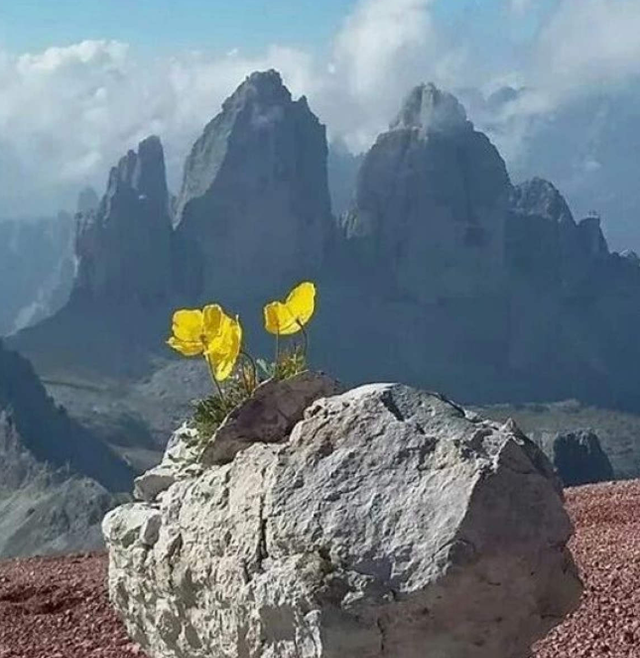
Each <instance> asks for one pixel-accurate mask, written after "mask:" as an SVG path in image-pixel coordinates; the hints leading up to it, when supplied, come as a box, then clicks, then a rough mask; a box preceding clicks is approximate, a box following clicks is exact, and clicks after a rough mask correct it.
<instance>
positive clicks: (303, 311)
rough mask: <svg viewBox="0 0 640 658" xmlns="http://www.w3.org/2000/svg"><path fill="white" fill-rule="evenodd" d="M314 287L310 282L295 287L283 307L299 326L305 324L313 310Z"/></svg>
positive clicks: (314, 299)
mask: <svg viewBox="0 0 640 658" xmlns="http://www.w3.org/2000/svg"><path fill="white" fill-rule="evenodd" d="M315 301H316V287H315V285H314V284H313V283H311V282H310V281H305V282H304V283H301V284H300V285H299V286H296V287H295V288H294V289H293V290H292V291H291V292H290V293H289V296H288V297H287V301H286V302H285V305H286V307H287V309H288V311H289V313H291V315H292V316H293V318H295V320H296V322H299V323H300V324H301V325H303V326H304V325H305V324H307V322H309V320H310V319H311V316H312V315H313V312H314V310H315Z"/></svg>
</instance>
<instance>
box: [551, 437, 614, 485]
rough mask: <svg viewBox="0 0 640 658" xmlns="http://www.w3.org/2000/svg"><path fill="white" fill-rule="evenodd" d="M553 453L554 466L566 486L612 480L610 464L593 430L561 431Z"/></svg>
mask: <svg viewBox="0 0 640 658" xmlns="http://www.w3.org/2000/svg"><path fill="white" fill-rule="evenodd" d="M552 450H553V464H554V466H555V467H556V470H557V472H558V475H559V476H560V478H561V479H562V482H563V483H564V484H565V485H566V486H567V487H574V486H578V485H580V484H591V483H595V482H609V481H611V480H613V479H614V475H613V467H612V466H611V462H610V461H609V458H608V457H607V455H606V453H605V451H604V450H603V449H602V446H601V445H600V439H598V435H597V434H596V433H595V432H594V431H593V430H588V429H585V430H574V431H571V432H560V433H559V434H558V435H557V436H556V437H555V439H554V440H553V445H552Z"/></svg>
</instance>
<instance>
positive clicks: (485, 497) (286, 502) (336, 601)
mask: <svg viewBox="0 0 640 658" xmlns="http://www.w3.org/2000/svg"><path fill="white" fill-rule="evenodd" d="M103 530H104V532H105V537H106V539H107V542H108V545H109V549H110V573H109V590H110V596H111V598H112V601H113V603H114V605H115V606H116V609H117V610H118V611H119V613H120V614H121V615H122V617H123V619H124V621H125V624H126V625H127V628H128V631H129V633H130V634H131V637H132V639H133V640H134V641H136V642H138V643H139V644H140V645H141V646H142V647H143V648H144V649H145V650H146V651H148V653H149V654H150V655H153V656H154V657H155V658H170V657H171V658H173V657H177V656H186V655H213V656H218V655H220V656H221V655H225V656H229V657H232V656H238V657H240V656H242V657H243V658H258V657H261V658H268V657H273V658H275V657H276V656H277V657H278V658H293V657H294V656H295V657H296V658H299V657H304V658H329V657H331V658H334V657H338V656H340V657H343V656H354V655H360V656H363V658H364V657H367V658H377V657H381V656H383V655H384V656H391V657H396V658H418V657H422V656H426V655H442V656H447V658H467V657H469V658H484V657H487V658H495V656H501V657H504V658H525V657H526V656H529V653H530V647H531V644H532V643H533V642H534V641H535V640H536V639H538V638H540V637H542V636H544V635H545V634H546V633H547V632H548V631H549V629H550V628H552V627H553V626H554V625H556V624H557V623H559V622H560V621H561V620H562V618H563V617H564V616H565V615H566V614H567V613H568V612H570V611H571V610H573V609H574V608H575V606H576V605H577V602H578V599H579V596H580V592H581V585H580V582H579V580H578V578H577V575H576V571H575V567H574V565H573V562H572V559H571V555H570V554H569V552H568V550H567V548H566V543H567V541H568V540H569V537H570V535H571V523H570V521H569V519H568V516H567V514H566V512H565V510H564V508H563V504H562V496H561V491H560V485H559V482H558V481H557V479H556V478H555V476H554V474H553V471H552V467H551V465H550V463H549V462H548V461H547V460H546V458H545V457H544V456H543V455H542V453H541V452H540V451H539V450H538V449H537V448H536V447H535V445H534V444H533V443H531V442H530V441H529V440H528V439H527V438H526V437H525V436H524V435H522V433H520V432H519V430H518V429H517V427H516V426H515V425H514V424H513V423H511V422H509V423H506V424H503V425H500V424H496V423H492V422H488V421H483V420H482V419H480V418H479V417H477V416H475V415H467V414H466V413H465V412H464V410H462V409H461V408H459V407H457V406H456V405H454V404H452V403H450V402H448V401H445V400H444V399H442V398H441V397H439V396H435V395H432V394H428V393H422V392H419V391H415V390H413V389H410V388H408V387H405V386H400V385H392V384H380V385H370V386H365V387H362V388H359V389H354V390H352V391H349V392H347V393H345V394H343V395H339V396H335V397H331V398H324V399H321V400H318V401H317V402H316V403H314V404H312V405H311V407H309V408H308V410H307V411H306V413H305V418H304V420H302V421H301V422H300V423H298V424H297V425H296V426H295V428H294V429H293V431H292V433H291V436H290V438H289V441H288V442H287V443H284V444H265V443H256V444H254V445H253V446H251V447H249V448H248V449H246V450H244V451H242V452H240V453H238V454H237V455H236V456H235V459H234V460H233V461H232V462H231V463H229V464H225V465H220V466H213V467H210V468H208V469H206V470H204V471H203V473H202V474H201V475H199V476H196V477H193V478H191V479H186V480H181V481H178V482H176V483H175V484H173V485H172V486H171V487H170V488H169V489H168V490H167V491H165V492H164V493H163V494H162V495H161V497H160V501H159V504H158V505H152V504H148V503H134V504H130V505H126V506H123V507H121V508H118V509H117V510H114V511H113V512H111V513H110V514H109V515H108V516H107V517H106V518H105V521H104V523H103ZM427 647H428V654H427V653H426V652H427Z"/></svg>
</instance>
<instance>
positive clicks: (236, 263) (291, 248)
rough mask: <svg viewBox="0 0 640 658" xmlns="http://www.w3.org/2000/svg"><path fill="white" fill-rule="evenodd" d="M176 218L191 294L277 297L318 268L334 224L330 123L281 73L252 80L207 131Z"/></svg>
mask: <svg viewBox="0 0 640 658" xmlns="http://www.w3.org/2000/svg"><path fill="white" fill-rule="evenodd" d="M176 222H177V228H176V242H177V245H178V251H179V254H180V256H179V258H178V262H177V264H176V271H177V278H178V281H179V283H180V288H181V291H182V292H183V293H185V294H186V295H187V296H189V297H193V298H206V297H210V298H211V297H212V298H216V297H218V296H220V295H221V294H224V295H225V297H226V298H227V299H229V298H235V299H238V298H240V299H246V298H247V297H251V296H254V295H262V294H264V293H265V292H268V293H270V294H272V293H274V292H276V291H281V290H284V289H286V287H287V286H289V285H290V283H291V281H292V280H296V279H300V278H303V277H305V278H308V277H312V276H316V275H317V273H318V272H319V271H320V269H321V267H322V265H323V262H324V256H325V253H326V250H327V247H328V244H329V240H330V239H331V235H332V229H333V223H332V219H331V204H330V198H329V190H328V183H327V143H326V135H325V127H324V126H323V125H322V124H321V123H320V122H319V121H318V119H317V117H316V116H315V115H314V114H313V113H312V112H311V110H310V109H309V105H308V103H307V100H306V98H305V97H302V98H300V99H298V100H293V99H292V97H291V93H290V92H289V91H288V89H287V88H286V87H285V86H284V85H283V83H282V79H281V78H280V75H279V74H278V73H277V72H276V71H267V72H263V73H254V74H253V75H251V76H249V77H248V78H247V79H246V80H245V81H244V82H243V83H242V84H241V85H240V87H238V89H237V90H236V91H235V92H234V93H233V95H232V96H231V97H230V98H228V99H227V100H226V101H225V102H224V104H223V106H222V111H221V112H220V114H218V115H217V116H216V117H215V118H214V119H213V120H212V121H211V122H210V123H209V124H208V125H207V126H206V127H205V129H204V132H203V134H202V136H201V137H200V138H199V139H198V140H197V141H196V143H195V144H194V146H193V149H192V150H191V153H190V154H189V156H188V158H187V161H186V164H185V169H184V180H183V184H182V191H181V193H180V196H179V198H178V201H177V207H176Z"/></svg>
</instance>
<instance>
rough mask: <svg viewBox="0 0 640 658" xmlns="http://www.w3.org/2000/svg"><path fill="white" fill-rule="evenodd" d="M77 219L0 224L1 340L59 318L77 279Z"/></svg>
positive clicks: (62, 216) (61, 217)
mask: <svg viewBox="0 0 640 658" xmlns="http://www.w3.org/2000/svg"><path fill="white" fill-rule="evenodd" d="M74 226H75V224H74V220H73V218H72V217H71V216H70V215H68V214H67V213H60V214H58V216H57V217H50V218H42V219H21V220H0V336H2V335H7V334H10V333H13V332H15V331H18V330H20V329H23V328H24V327H27V326H29V325H32V324H35V323H36V322H39V321H40V320H42V319H44V318H46V317H47V316H49V315H52V314H53V313H55V312H56V311H57V310H58V309H60V308H62V306H63V305H64V304H65V303H66V301H67V299H68V298H69V293H70V291H71V286H72V283H73V278H74V275H75V266H74V257H73V239H74Z"/></svg>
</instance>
